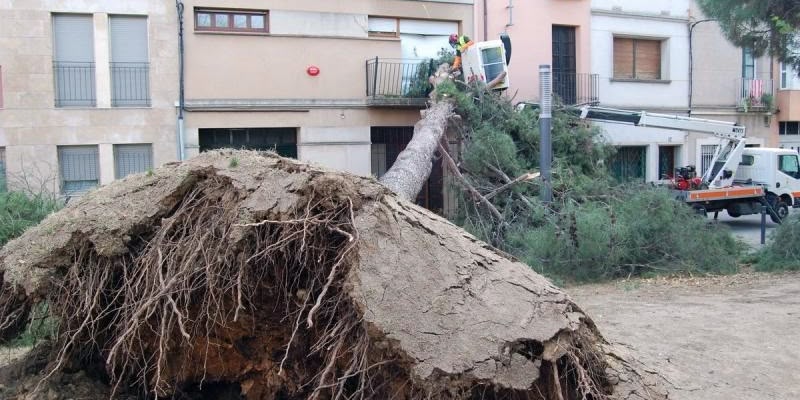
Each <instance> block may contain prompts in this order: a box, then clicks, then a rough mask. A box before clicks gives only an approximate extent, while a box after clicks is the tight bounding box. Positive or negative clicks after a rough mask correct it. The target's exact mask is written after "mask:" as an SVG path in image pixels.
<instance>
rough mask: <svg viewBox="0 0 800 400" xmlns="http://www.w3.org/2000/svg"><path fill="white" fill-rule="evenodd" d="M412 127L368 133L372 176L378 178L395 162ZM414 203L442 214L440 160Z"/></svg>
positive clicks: (412, 131) (380, 127)
mask: <svg viewBox="0 0 800 400" xmlns="http://www.w3.org/2000/svg"><path fill="white" fill-rule="evenodd" d="M412 136H414V127H413V126H374V127H372V129H371V132H370V140H371V142H372V174H373V175H375V176H376V177H378V178H380V177H381V176H383V174H385V173H386V171H388V170H389V168H390V167H391V166H392V164H394V162H395V160H397V156H399V155H400V152H401V151H403V150H404V149H405V148H406V146H407V145H408V142H410V141H411V137H412ZM416 203H417V204H418V205H420V206H422V207H425V208H427V209H428V210H431V211H433V212H435V213H437V214H440V215H441V214H442V213H443V212H444V176H443V171H442V160H441V158H438V157H437V158H436V160H434V162H433V169H432V170H431V176H430V177H428V181H427V182H426V183H425V184H424V185H423V186H422V190H421V191H420V192H419V195H418V196H417V200H416Z"/></svg>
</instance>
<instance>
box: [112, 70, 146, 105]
mask: <svg viewBox="0 0 800 400" xmlns="http://www.w3.org/2000/svg"><path fill="white" fill-rule="evenodd" d="M111 106H112V107H149V106H150V64H149V63H129V62H112V63H111Z"/></svg>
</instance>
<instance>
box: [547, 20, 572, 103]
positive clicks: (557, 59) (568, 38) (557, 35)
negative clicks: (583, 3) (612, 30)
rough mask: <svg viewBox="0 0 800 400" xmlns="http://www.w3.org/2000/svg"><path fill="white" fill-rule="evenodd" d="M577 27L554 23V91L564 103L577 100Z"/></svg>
mask: <svg viewBox="0 0 800 400" xmlns="http://www.w3.org/2000/svg"><path fill="white" fill-rule="evenodd" d="M575 73H576V69H575V27H574V26H562V25H553V93H554V94H555V95H557V96H558V97H559V98H560V99H561V101H563V102H564V104H575V103H576V101H577V94H576V92H577V84H576V81H575V79H576V75H575Z"/></svg>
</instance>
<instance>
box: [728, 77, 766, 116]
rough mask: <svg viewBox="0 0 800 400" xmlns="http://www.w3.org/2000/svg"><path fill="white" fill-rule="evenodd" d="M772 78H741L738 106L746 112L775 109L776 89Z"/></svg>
mask: <svg viewBox="0 0 800 400" xmlns="http://www.w3.org/2000/svg"><path fill="white" fill-rule="evenodd" d="M774 89H775V88H774V87H773V81H772V79H741V80H740V81H739V93H738V96H737V97H738V98H737V100H738V101H737V107H738V108H739V110H741V111H744V112H765V113H771V112H773V111H775V91H774Z"/></svg>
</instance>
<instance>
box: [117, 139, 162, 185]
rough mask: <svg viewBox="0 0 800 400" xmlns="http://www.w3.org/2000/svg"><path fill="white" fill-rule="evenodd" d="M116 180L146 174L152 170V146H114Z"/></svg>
mask: <svg viewBox="0 0 800 400" xmlns="http://www.w3.org/2000/svg"><path fill="white" fill-rule="evenodd" d="M114 167H115V168H114V170H115V171H116V172H115V174H116V178H117V179H122V178H124V177H126V176H128V175H131V174H138V173H142V172H146V171H147V170H150V169H152V168H153V146H152V145H150V144H117V145H114Z"/></svg>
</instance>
